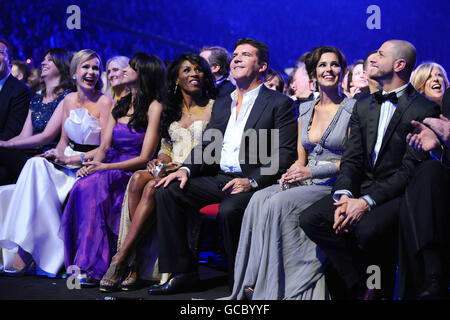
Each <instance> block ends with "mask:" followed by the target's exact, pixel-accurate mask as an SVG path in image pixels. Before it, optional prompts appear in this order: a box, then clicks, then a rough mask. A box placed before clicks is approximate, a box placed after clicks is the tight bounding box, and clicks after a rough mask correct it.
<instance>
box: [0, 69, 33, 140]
mask: <svg viewBox="0 0 450 320" xmlns="http://www.w3.org/2000/svg"><path fill="white" fill-rule="evenodd" d="M30 100H31V90H30V89H29V88H28V87H27V86H26V85H25V84H23V83H22V82H21V81H19V80H17V79H16V78H14V77H13V76H12V75H9V77H8V78H7V79H6V81H5V83H4V85H3V88H2V90H1V91H0V140H9V139H11V138H13V137H15V136H17V135H18V134H19V133H20V132H21V131H22V127H23V124H24V123H25V120H26V118H27V115H28V109H29V107H30Z"/></svg>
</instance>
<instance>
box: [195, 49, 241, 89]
mask: <svg viewBox="0 0 450 320" xmlns="http://www.w3.org/2000/svg"><path fill="white" fill-rule="evenodd" d="M200 56H201V57H202V58H204V59H205V60H206V61H207V62H208V64H209V67H210V68H211V72H212V74H213V75H214V78H215V79H216V87H217V97H221V96H224V95H226V94H230V93H231V92H233V91H234V89H236V87H235V86H234V85H233V83H232V82H231V81H230V60H231V58H230V54H229V53H228V51H227V50H226V49H225V48H222V47H203V48H202V50H201V51H200Z"/></svg>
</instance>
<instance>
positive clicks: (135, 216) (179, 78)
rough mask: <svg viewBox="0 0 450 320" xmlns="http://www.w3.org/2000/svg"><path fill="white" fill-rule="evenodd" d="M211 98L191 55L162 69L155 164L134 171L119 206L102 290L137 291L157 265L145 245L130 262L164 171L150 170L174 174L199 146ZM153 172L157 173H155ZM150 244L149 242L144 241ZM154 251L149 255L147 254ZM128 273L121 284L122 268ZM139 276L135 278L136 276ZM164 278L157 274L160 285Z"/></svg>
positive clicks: (203, 66) (204, 66)
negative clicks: (113, 246)
mask: <svg viewBox="0 0 450 320" xmlns="http://www.w3.org/2000/svg"><path fill="white" fill-rule="evenodd" d="M215 97H216V88H215V84H214V77H213V75H212V74H211V71H210V69H209V66H208V63H207V62H206V60H204V59H203V58H202V57H200V56H199V55H197V54H193V53H185V54H182V55H180V56H179V57H178V58H177V59H176V60H175V61H173V62H172V63H171V64H170V65H169V67H168V69H167V103H166V104H164V108H163V114H162V120H161V136H162V140H161V150H160V152H159V154H158V157H157V159H154V160H152V161H151V162H149V164H148V167H147V169H148V170H141V171H137V172H136V173H135V174H133V176H132V177H131V179H130V182H129V186H128V189H127V193H126V196H125V199H124V203H123V210H122V218H121V219H122V221H121V225H120V236H119V241H118V252H117V253H116V254H115V256H114V257H113V258H112V261H111V264H110V267H109V269H108V272H107V273H106V274H105V276H104V277H103V279H102V281H101V283H100V289H101V290H102V291H111V290H115V289H117V288H118V287H119V285H120V287H121V289H122V290H131V289H134V288H136V287H137V286H138V284H139V281H138V280H139V278H147V279H150V278H151V276H152V271H153V270H152V268H153V265H154V264H155V260H156V252H157V247H156V246H155V245H154V244H155V242H154V241H153V243H150V244H148V245H146V250H144V251H145V252H144V253H142V254H139V253H138V254H137V258H136V260H139V261H136V262H135V261H134V259H133V256H134V249H135V248H136V245H137V243H138V242H139V240H140V239H141V238H142V235H143V234H144V231H145V229H146V227H148V222H149V221H150V220H151V218H152V217H153V216H152V213H153V211H154V208H155V202H154V194H155V191H156V189H155V188H154V186H155V184H156V183H157V182H158V181H159V179H160V178H161V177H162V176H164V175H165V173H166V170H165V169H162V170H161V171H159V172H158V171H155V169H156V168H157V166H158V165H162V164H166V165H169V168H170V169H169V170H170V171H171V170H175V169H177V168H178V167H179V166H180V165H181V163H182V162H183V161H184V159H185V158H186V157H187V155H188V154H189V152H190V151H191V149H192V148H193V147H194V146H195V145H196V144H197V143H199V142H200V141H201V137H202V132H203V130H204V129H205V127H206V124H207V123H208V122H209V118H210V115H211V108H212V104H213V102H214V100H212V99H215ZM156 170H158V169H156ZM147 239H150V242H152V241H151V237H147ZM151 248H153V249H154V250H153V252H149V251H152V249H151ZM128 264H131V265H132V268H131V270H130V273H129V274H128V276H127V277H126V278H125V279H124V281H122V283H120V280H121V277H122V275H124V273H125V272H126V270H127V268H126V267H127V265H128ZM138 271H139V273H138ZM166 277H167V275H162V279H161V281H162V282H165V281H166V280H167V279H166Z"/></svg>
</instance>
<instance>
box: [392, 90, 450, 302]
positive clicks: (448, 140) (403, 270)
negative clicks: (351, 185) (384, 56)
mask: <svg viewBox="0 0 450 320" xmlns="http://www.w3.org/2000/svg"><path fill="white" fill-rule="evenodd" d="M449 118H450V90H449V89H447V91H446V93H445V95H444V99H443V105H442V115H441V116H440V118H426V119H425V120H424V121H423V123H420V122H417V121H413V125H414V126H415V127H416V128H417V129H419V130H420V132H419V133H417V134H414V135H412V134H409V135H408V136H407V142H408V143H409V144H410V145H411V146H413V147H414V148H416V149H417V150H420V151H425V152H430V153H431V155H432V157H433V158H434V159H431V160H428V161H425V162H423V163H422V164H421V165H420V166H419V167H418V168H417V169H416V170H415V172H414V176H413V178H412V179H411V181H410V182H409V184H408V187H407V188H406V192H405V198H404V201H403V206H402V209H401V211H400V251H399V272H398V273H399V284H398V297H399V298H401V299H420V300H426V299H433V300H434V299H444V298H446V296H447V297H448V292H447V293H446V291H448V290H446V288H447V285H448V283H449V280H450V278H449V277H450V270H449V266H450V232H449V230H450V215H449V209H448V196H449V195H450V151H449V148H450V120H449Z"/></svg>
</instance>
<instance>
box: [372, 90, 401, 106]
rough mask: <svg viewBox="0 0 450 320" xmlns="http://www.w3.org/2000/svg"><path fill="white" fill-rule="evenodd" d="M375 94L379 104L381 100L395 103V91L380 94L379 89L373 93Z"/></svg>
mask: <svg viewBox="0 0 450 320" xmlns="http://www.w3.org/2000/svg"><path fill="white" fill-rule="evenodd" d="M373 95H374V96H375V99H376V100H377V102H378V103H379V104H382V103H383V102H385V101H387V100H390V101H391V102H392V103H394V104H397V102H398V97H397V94H396V93H395V92H391V93H388V94H382V93H381V91H377V92H375V93H374V94H373Z"/></svg>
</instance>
